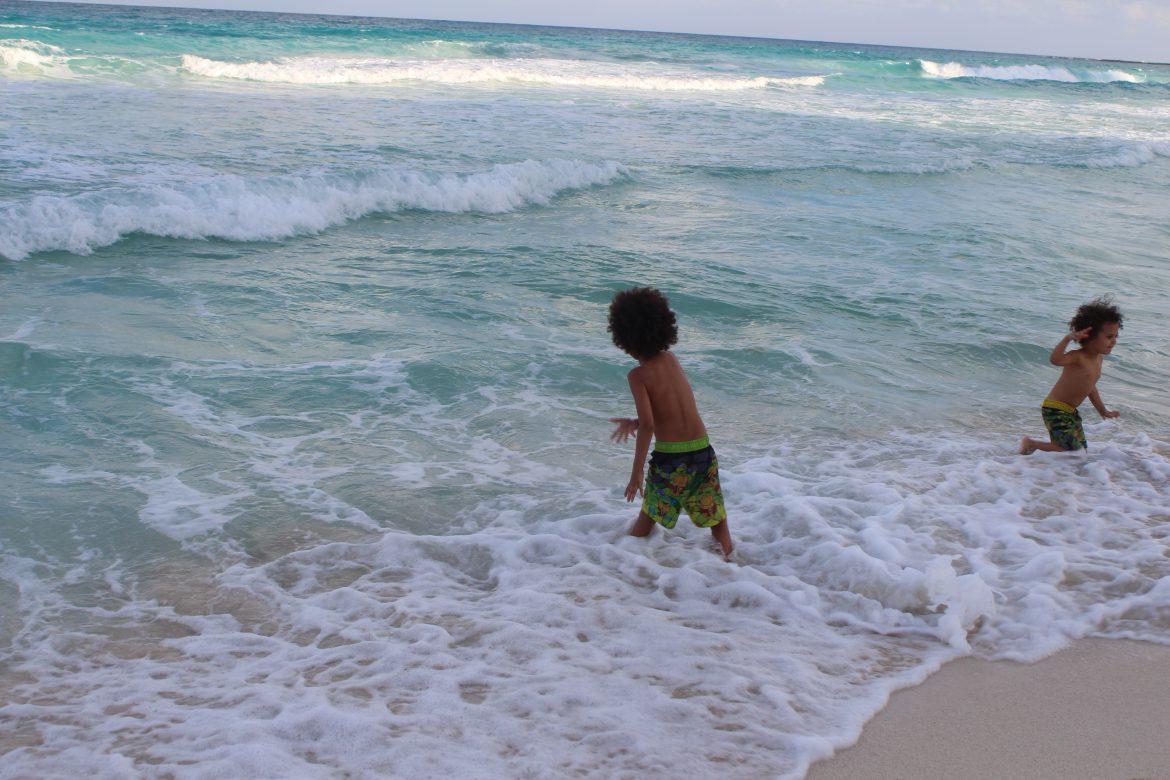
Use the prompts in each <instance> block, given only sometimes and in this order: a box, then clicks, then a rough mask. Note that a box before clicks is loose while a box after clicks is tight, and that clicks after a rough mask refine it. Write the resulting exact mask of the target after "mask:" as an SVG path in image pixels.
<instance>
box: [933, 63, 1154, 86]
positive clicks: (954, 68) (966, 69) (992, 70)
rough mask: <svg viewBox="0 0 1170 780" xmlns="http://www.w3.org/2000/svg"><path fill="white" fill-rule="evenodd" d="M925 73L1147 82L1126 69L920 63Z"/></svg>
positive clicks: (1008, 78)
mask: <svg viewBox="0 0 1170 780" xmlns="http://www.w3.org/2000/svg"><path fill="white" fill-rule="evenodd" d="M918 64H919V66H920V67H921V68H922V72H923V73H924V74H925V75H927V76H929V77H930V78H936V79H965V78H967V79H996V80H999V81H1063V82H1067V83H1087V84H1108V83H1112V82H1118V81H1121V82H1128V83H1130V84H1140V83H1142V82H1143V81H1144V79H1143V78H1142V77H1141V76H1136V75H1134V74H1132V73H1129V72H1127V71H1124V70H1118V69H1109V70H1075V71H1074V70H1072V69H1070V68H1067V67H1064V66H1060V65H962V64H960V63H958V62H946V63H938V62H931V61H930V60H919V61H918Z"/></svg>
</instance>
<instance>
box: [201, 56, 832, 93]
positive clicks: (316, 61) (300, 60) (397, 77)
mask: <svg viewBox="0 0 1170 780" xmlns="http://www.w3.org/2000/svg"><path fill="white" fill-rule="evenodd" d="M182 69H183V70H185V71H187V72H188V73H191V74H194V75H197V76H203V77H205V78H216V79H240V80H247V81H261V82H270V83H282V84H399V83H404V82H416V83H430V84H444V85H452V84H454V85H475V84H479V85H486V84H514V85H515V84H519V85H531V86H553V87H578V88H580V87H584V88H594V89H623V90H643V91H654V92H683V91H707V92H727V91H730V92H736V91H743V90H752V89H766V88H768V87H772V86H804V87H815V86H819V85H821V84H822V83H824V80H825V77H824V76H795V77H785V78H781V77H771V76H754V77H749V78H737V77H731V76H718V77H704V76H696V75H695V74H693V73H692V74H680V73H650V72H634V71H627V70H620V69H617V68H612V69H609V70H598V68H597V65H596V64H594V63H585V62H578V61H574V60H551V59H544V60H535V59H513V60H504V59H484V60H466V59H444V60H421V59H411V60H399V59H387V58H383V57H370V58H356V57H355V58H335V57H289V58H284V59H278V60H272V61H269V62H224V61H221V60H212V59H206V58H204V57H197V56H195V55H192V54H184V55H183V57H182Z"/></svg>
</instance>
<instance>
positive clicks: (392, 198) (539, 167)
mask: <svg viewBox="0 0 1170 780" xmlns="http://www.w3.org/2000/svg"><path fill="white" fill-rule="evenodd" d="M625 175H626V174H625V169H624V168H623V167H622V166H621V165H619V164H617V163H615V162H603V163H588V162H582V161H579V160H544V161H534V160H528V161H525V162H522V163H510V164H503V165H496V166H494V167H493V168H492V169H491V170H488V171H485V172H482V173H473V174H467V175H454V174H433V173H430V172H427V171H425V170H415V169H400V168H383V169H381V170H374V171H371V172H366V173H360V174H337V175H305V176H277V177H267V178H254V179H247V178H243V177H240V176H234V175H224V176H217V177H210V178H206V179H200V180H191V181H186V182H177V183H175V184H170V185H164V184H152V185H142V186H139V187H112V188H109V189H106V190H101V191H97V192H91V193H86V194H84V195H74V196H68V197H61V196H47V195H42V196H36V197H34V198H32V199H31V200H30V201H28V202H26V203H22V204H18V205H15V206H10V207H7V208H4V209H0V256H4V257H7V258H9V259H12V260H20V259H23V258H25V257H28V256H29V255H30V254H33V253H35V252H43V251H50V250H56V249H64V250H68V251H70V252H74V253H77V254H88V253H90V252H92V251H93V250H94V249H96V248H98V247H102V246H107V245H109V244H112V243H114V242H115V241H117V240H119V239H120V238H122V237H123V236H126V235H129V234H131V233H148V234H151V235H158V236H169V237H173V238H197V239H198V238H226V239H230V240H236V241H260V240H275V239H279V238H284V237H287V236H292V235H298V234H305V233H315V232H319V231H322V230H325V229H326V228H328V227H331V226H334V225H339V224H342V223H344V222H347V221H349V220H354V219H358V218H360V217H362V216H365V215H367V214H372V213H376V212H395V211H402V210H405V209H419V210H424V211H441V212H453V213H464V212H482V213H489V214H497V213H503V212H508V211H514V210H516V209H519V208H523V207H525V206H531V205H545V204H548V203H549V202H550V201H551V199H552V198H553V197H554V196H556V195H557V194H558V193H562V192H565V191H568V190H577V189H583V188H587V187H591V186H594V185H604V184H610V183H612V182H615V181H617V180H619V179H621V178H622V177H623V176H625Z"/></svg>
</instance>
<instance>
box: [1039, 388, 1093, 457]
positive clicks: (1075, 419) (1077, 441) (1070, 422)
mask: <svg viewBox="0 0 1170 780" xmlns="http://www.w3.org/2000/svg"><path fill="white" fill-rule="evenodd" d="M1040 414H1041V415H1043V417H1044V427H1045V428H1047V429H1048V438H1050V439H1051V440H1052V443H1053V444H1055V445H1057V446H1058V447H1060V448H1061V449H1064V450H1087V449H1088V448H1089V443H1088V442H1087V441H1086V440H1085V429H1084V428H1083V427H1082V426H1081V413H1080V412H1078V411H1077V410H1076V408H1075V407H1072V406H1069V405H1068V404H1066V403H1062V402H1060V401H1053V400H1052V399H1050V398H1046V399H1045V400H1044V403H1043V405H1042V406H1041V407H1040Z"/></svg>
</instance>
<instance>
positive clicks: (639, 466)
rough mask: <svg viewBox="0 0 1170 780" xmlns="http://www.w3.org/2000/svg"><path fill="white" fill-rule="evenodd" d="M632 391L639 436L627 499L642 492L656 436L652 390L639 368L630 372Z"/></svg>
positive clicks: (635, 445)
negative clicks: (647, 455) (648, 459)
mask: <svg viewBox="0 0 1170 780" xmlns="http://www.w3.org/2000/svg"><path fill="white" fill-rule="evenodd" d="M629 379H630V392H631V393H632V394H633V396H634V406H635V407H636V408H637V410H638V438H637V440H636V443H635V444H634V465H633V467H631V469H630V481H629V482H628V483H627V484H626V501H633V500H634V497H635V496H637V495H638V494H640V493H641V492H642V487H643V480H644V475H645V471H646V454H647V453H648V452H650V441H651V440H652V439H653V438H654V409H653V407H652V406H651V405H650V392H649V391H648V390H647V389H646V385H645V383H644V382H643V381H642V377H641V376H640V375H639V374H638V370H637V369H634V370H633V371H631V372H630V377H629Z"/></svg>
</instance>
